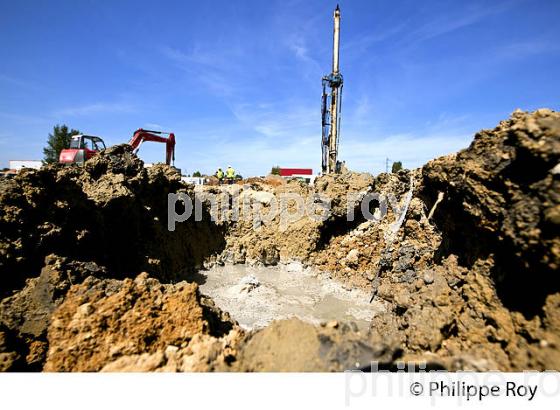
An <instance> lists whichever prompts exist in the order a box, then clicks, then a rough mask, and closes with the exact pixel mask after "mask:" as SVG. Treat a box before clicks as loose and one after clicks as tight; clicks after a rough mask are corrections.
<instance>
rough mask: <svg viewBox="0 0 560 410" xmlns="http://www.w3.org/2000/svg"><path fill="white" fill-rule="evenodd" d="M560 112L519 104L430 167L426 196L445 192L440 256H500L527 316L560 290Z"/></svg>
mask: <svg viewBox="0 0 560 410" xmlns="http://www.w3.org/2000/svg"><path fill="white" fill-rule="evenodd" d="M559 163H560V114H559V113H555V112H552V111H550V110H539V111H536V112H535V113H533V114H528V113H523V112H515V113H514V114H513V115H512V117H511V118H510V119H509V120H506V121H502V122H501V123H500V125H499V126H498V127H497V128H495V129H494V130H489V131H482V132H480V133H478V134H477V135H476V136H475V139H474V141H473V142H472V144H471V146H470V147H469V148H468V149H466V150H463V151H461V152H459V153H458V154H457V155H456V156H451V157H444V158H440V159H437V160H434V161H431V162H429V163H428V164H427V165H426V166H424V168H423V177H424V182H423V186H424V189H423V192H422V196H423V197H424V198H426V200H427V201H429V202H430V203H432V202H433V201H434V198H435V197H436V194H437V193H438V192H441V193H442V194H443V197H444V200H443V201H442V202H441V205H439V207H438V209H437V210H436V211H435V213H434V223H435V224H436V225H437V226H438V227H439V228H440V230H441V231H442V233H443V235H442V237H443V241H442V244H441V247H440V249H439V250H438V252H439V256H441V257H444V256H445V255H448V254H455V255H458V256H459V260H460V262H461V263H462V264H464V265H465V266H472V265H473V264H474V263H475V262H476V261H477V260H480V259H487V258H489V257H492V258H493V259H494V267H493V269H492V271H491V272H490V273H491V276H492V278H493V280H494V281H495V284H496V287H497V291H498V293H499V294H500V297H501V299H502V301H503V302H504V303H505V304H507V305H508V306H509V307H510V308H512V309H515V310H519V311H522V312H523V313H525V314H526V315H527V316H532V315H534V314H537V313H538V312H539V311H540V310H541V308H542V306H543V304H544V300H545V298H546V296H547V294H550V293H555V292H558V291H560V278H559V277H558V275H557V272H558V269H559V268H560V237H559V234H558V233H559V232H560V229H559V228H560V194H559V192H560V169H558V166H559Z"/></svg>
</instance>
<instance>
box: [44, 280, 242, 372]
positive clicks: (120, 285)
mask: <svg viewBox="0 0 560 410" xmlns="http://www.w3.org/2000/svg"><path fill="white" fill-rule="evenodd" d="M233 328H234V324H233V323H231V322H229V321H227V315H223V314H222V313H221V312H219V311H217V310H216V309H215V308H213V307H212V305H211V303H210V304H209V303H208V302H207V301H204V300H202V299H201V297H200V295H199V293H198V287H197V285H196V284H193V283H186V282H181V283H178V284H176V285H162V284H161V283H160V282H159V281H157V280H156V279H153V278H150V277H148V274H146V273H144V274H141V275H139V276H138V277H136V278H135V279H134V280H132V279H125V280H124V281H119V280H111V279H105V280H99V279H94V278H92V277H90V278H88V279H86V280H85V281H84V282H83V283H82V284H81V285H76V286H74V287H73V288H72V289H71V290H70V291H69V292H68V294H67V295H66V298H65V300H64V302H63V303H62V304H61V305H60V306H59V308H58V309H57V310H56V311H55V312H54V314H53V315H52V319H51V325H50V327H49V331H48V340H49V351H48V354H47V361H46V364H45V367H44V370H46V371H99V370H103V369H104V370H127V369H136V370H137V369H140V370H155V369H156V368H159V367H165V366H166V365H167V363H166V362H167V361H166V360H165V359H166V356H168V357H170V356H171V353H173V355H174V356H178V355H179V354H182V353H184V352H182V350H184V349H186V348H187V347H189V349H190V350H193V346H192V345H191V341H192V340H193V339H194V338H195V337H196V341H195V344H196V343H199V344H200V343H201V341H204V342H205V343H207V344H210V345H213V344H215V343H218V344H220V343H222V342H223V340H222V339H220V338H221V337H224V336H225V335H227V333H228V332H229V331H232V332H234V333H232V336H230V339H232V338H233V336H234V334H235V332H238V331H237V330H232V329H233ZM228 340H229V339H228ZM199 348H200V346H199ZM224 349H225V346H223V347H222V349H221V350H220V351H219V352H217V353H219V354H216V355H214V356H212V360H211V362H212V363H211V362H209V363H206V364H207V365H208V366H212V365H214V364H213V362H214V361H222V362H223V361H225V360H228V357H229V356H231V353H228V352H227V350H224ZM179 351H180V352H179ZM184 356H185V359H184V360H183V362H186V361H188V356H189V355H188V354H184ZM140 363H141V364H140ZM195 364H200V365H201V364H202V363H195ZM170 365H171V364H170ZM181 365H185V364H184V363H181ZM181 369H182V370H187V369H186V367H182V368H181ZM188 370H191V369H190V368H189V369H188ZM204 370H206V369H204Z"/></svg>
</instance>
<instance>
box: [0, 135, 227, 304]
mask: <svg viewBox="0 0 560 410" xmlns="http://www.w3.org/2000/svg"><path fill="white" fill-rule="evenodd" d="M176 192H185V193H189V192H190V191H189V190H188V188H187V187H186V186H184V185H183V184H182V183H181V180H180V174H179V173H178V172H177V171H176V170H174V169H173V168H171V167H168V166H165V165H156V166H154V167H151V168H148V169H145V168H144V167H143V163H142V161H141V160H139V159H138V158H137V157H136V156H135V155H134V154H132V152H131V148H130V147H129V146H127V145H119V146H115V147H112V148H109V149H107V150H105V151H103V152H101V153H100V154H99V155H97V156H96V157H94V158H93V159H91V160H90V161H88V162H87V163H86V165H85V167H83V168H80V167H63V166H60V165H58V164H56V165H49V166H46V167H44V168H42V169H40V170H31V171H24V172H22V173H20V174H18V175H17V176H16V177H15V178H14V179H13V180H7V181H2V184H1V185H0V231H1V232H2V237H1V238H0V293H4V294H5V293H6V292H8V291H10V290H11V289H14V288H18V287H21V286H22V285H23V282H24V280H25V279H26V278H28V277H34V276H37V275H38V273H39V272H40V270H41V267H42V266H43V260H44V258H45V256H47V255H49V254H51V253H54V254H57V255H59V256H64V257H69V258H71V259H74V260H79V261H84V262H88V261H93V262H95V263H97V264H98V265H100V266H104V267H106V268H107V270H108V271H109V272H110V273H111V274H112V275H114V276H117V277H125V276H128V275H129V274H137V273H138V272H141V271H143V270H146V271H149V272H153V273H156V274H157V275H159V276H160V277H169V278H172V277H177V276H178V274H179V273H180V272H182V271H184V270H188V269H191V270H193V269H194V268H195V267H196V266H197V265H200V264H201V263H202V261H203V259H204V258H205V257H206V256H207V255H209V254H210V253H212V252H213V251H214V250H216V249H218V248H219V247H220V246H222V245H221V241H222V235H221V234H220V232H218V231H217V228H216V226H215V225H213V224H210V223H208V222H209V218H205V220H204V221H203V222H200V223H197V222H194V220H189V221H188V222H187V223H183V224H181V226H180V227H179V229H178V231H176V232H169V231H168V230H167V226H166V224H165V221H166V220H167V195H168V194H169V193H176ZM146 238H150V240H146Z"/></svg>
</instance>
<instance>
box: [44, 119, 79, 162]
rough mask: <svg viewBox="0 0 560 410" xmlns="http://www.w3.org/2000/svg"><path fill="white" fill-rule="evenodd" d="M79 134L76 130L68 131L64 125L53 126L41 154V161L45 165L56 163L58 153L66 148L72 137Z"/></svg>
mask: <svg viewBox="0 0 560 410" xmlns="http://www.w3.org/2000/svg"><path fill="white" fill-rule="evenodd" d="M79 133H80V131H78V130H74V129H71V130H68V127H67V126H66V125H64V124H63V125H55V126H54V128H53V132H52V134H49V138H48V140H47V146H46V147H45V148H43V154H44V155H45V159H44V160H43V161H44V162H46V163H47V164H52V163H53V162H58V157H59V156H60V151H62V150H63V149H64V148H68V146H69V145H70V140H71V139H72V136H73V135H77V134H79Z"/></svg>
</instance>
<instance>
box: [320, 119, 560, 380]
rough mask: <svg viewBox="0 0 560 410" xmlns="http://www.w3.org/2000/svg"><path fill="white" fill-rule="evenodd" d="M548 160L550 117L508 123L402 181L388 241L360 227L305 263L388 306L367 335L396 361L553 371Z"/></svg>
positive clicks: (558, 126)
mask: <svg viewBox="0 0 560 410" xmlns="http://www.w3.org/2000/svg"><path fill="white" fill-rule="evenodd" d="M559 161H560V114H558V113H553V112H550V111H548V110H541V111H537V112H535V113H531V114H530V113H520V112H518V113H514V114H513V116H512V118H511V119H509V120H507V121H503V122H502V123H501V124H500V125H499V126H498V127H497V128H496V129H494V130H489V131H482V132H480V133H479V134H477V135H476V137H475V140H474V141H473V143H472V144H471V146H470V147H469V148H468V149H466V150H463V151H461V152H460V153H458V154H457V155H456V156H448V157H443V158H440V159H437V160H434V161H432V162H430V163H428V164H427V165H426V166H425V167H424V168H423V169H422V174H421V176H419V175H418V173H417V172H415V173H413V179H414V180H416V181H419V182H420V183H419V184H418V185H417V188H415V189H414V196H413V199H412V200H411V202H410V207H409V209H408V211H407V214H406V217H405V219H404V220H403V225H402V229H400V230H399V231H398V233H397V235H396V237H395V241H394V242H392V243H388V242H387V240H386V239H387V236H386V235H385V233H386V232H387V229H388V227H387V225H385V224H383V223H376V224H373V225H367V224H365V225H363V226H360V227H359V228H358V229H356V230H354V231H352V232H350V233H349V234H348V235H345V236H344V237H342V238H335V239H334V240H333V241H332V242H331V243H330V246H329V247H328V248H327V249H326V250H325V251H324V252H323V253H322V254H320V255H319V257H318V259H317V263H318V264H319V265H320V266H323V267H324V268H325V269H327V270H330V271H332V272H333V275H334V276H337V277H339V278H341V279H342V280H346V281H348V282H350V283H352V284H354V285H361V286H366V287H367V286H370V287H371V289H372V292H373V295H374V296H376V297H380V298H382V299H384V300H386V301H389V302H390V303H391V304H392V309H391V311H390V312H389V313H387V314H384V315H381V316H379V317H377V318H375V319H374V321H373V323H372V329H374V330H375V331H378V332H379V333H380V334H382V335H392V336H394V337H397V338H399V339H400V343H401V345H402V346H403V359H405V360H414V359H418V358H419V357H422V358H425V359H429V360H434V358H436V359H437V361H439V362H440V363H443V364H444V365H445V366H446V367H448V368H450V369H464V368H466V369H478V370H492V369H498V370H524V369H540V370H543V369H558V368H560V351H559V349H558V346H559V342H560V339H559V337H560V334H559V333H558V327H557V323H558V311H556V310H555V306H557V304H558V299H559V297H560V294H559V293H558V291H559V286H558V285H559V280H558V276H557V275H556V271H557V267H558V249H559V248H558V247H559V235H558V232H559V231H558V229H557V227H556V226H555V222H554V217H552V219H551V215H552V216H554V212H555V209H556V208H557V207H558V203H559V201H560V197H559V196H558V194H557V192H560V190H559V189H558V188H559V187H560V186H559V178H558V173H557V172H556V171H555V169H556V168H557V166H558V165H557V164H558V163H559ZM402 175H403V173H400V174H399V176H402ZM387 178H388V177H387V176H384V175H382V176H380V177H378V178H377V179H376V182H375V183H374V185H375V186H376V188H379V189H381V190H382V187H383V186H384V185H386V183H387V182H388V181H386V179H387ZM389 178H390V179H393V180H395V176H391V177H389ZM405 179H406V178H405ZM391 189H396V192H399V191H402V189H399V187H398V185H395V184H393V187H392V188H391ZM430 216H432V218H431V219H430V218H429V217H430ZM384 239H385V240H384Z"/></svg>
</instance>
